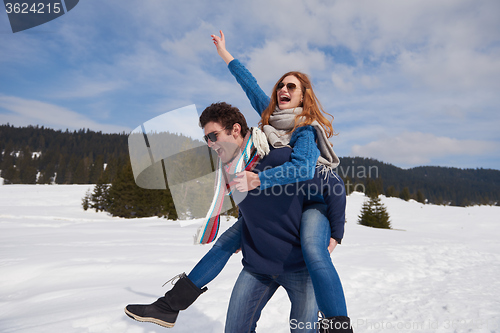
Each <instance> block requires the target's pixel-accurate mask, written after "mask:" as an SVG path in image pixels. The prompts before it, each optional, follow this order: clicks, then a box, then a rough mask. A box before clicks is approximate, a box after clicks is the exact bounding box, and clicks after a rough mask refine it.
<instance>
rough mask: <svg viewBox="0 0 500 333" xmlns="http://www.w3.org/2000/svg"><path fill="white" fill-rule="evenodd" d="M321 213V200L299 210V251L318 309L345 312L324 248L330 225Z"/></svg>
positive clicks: (334, 313)
mask: <svg viewBox="0 0 500 333" xmlns="http://www.w3.org/2000/svg"><path fill="white" fill-rule="evenodd" d="M325 214H326V205H325V204H315V205H309V206H308V207H307V208H306V210H304V212H303V213H302V220H301V226H300V242H301V246H302V253H303V255H304V260H305V262H306V265H307V269H308V270H309V274H310V275H311V279H312V283H313V286H314V293H315V295H316V301H317V302H318V307H319V309H320V311H322V312H323V314H324V315H325V317H334V316H347V307H346V303H345V297H344V291H343V289H342V283H341V282H340V278H339V276H338V274H337V271H336V270H335V267H334V266H333V263H332V259H331V257H330V253H329V252H328V244H329V243H330V235H331V229H330V223H329V221H328V219H327V218H326V216H325Z"/></svg>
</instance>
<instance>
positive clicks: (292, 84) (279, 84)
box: [276, 82, 297, 91]
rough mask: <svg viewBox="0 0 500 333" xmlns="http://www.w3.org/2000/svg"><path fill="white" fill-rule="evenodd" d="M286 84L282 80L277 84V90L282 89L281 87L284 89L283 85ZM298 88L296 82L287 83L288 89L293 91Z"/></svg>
mask: <svg viewBox="0 0 500 333" xmlns="http://www.w3.org/2000/svg"><path fill="white" fill-rule="evenodd" d="M284 86H285V84H284V83H283V82H280V83H278V85H277V86H276V91H280V90H281V89H283V87H284ZM296 88H297V85H296V84H295V83H292V82H288V83H287V84H286V89H287V90H288V91H293V90H295V89H296Z"/></svg>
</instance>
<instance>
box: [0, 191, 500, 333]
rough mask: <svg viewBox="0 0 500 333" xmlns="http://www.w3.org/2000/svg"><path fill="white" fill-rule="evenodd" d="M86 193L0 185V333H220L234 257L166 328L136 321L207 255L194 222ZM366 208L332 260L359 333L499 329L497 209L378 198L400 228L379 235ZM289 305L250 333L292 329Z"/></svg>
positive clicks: (276, 304) (282, 303)
mask: <svg viewBox="0 0 500 333" xmlns="http://www.w3.org/2000/svg"><path fill="white" fill-rule="evenodd" d="M89 187H91V186H84V185H57V186H51V185H46V186H43V185H8V186H0V331H1V332H5V333H7V332H30V333H31V332H50V333H54V332H65V333H68V332H116V333H122V332H130V333H139V332H144V333H146V332H147V333H150V332H166V331H171V332H207V333H210V332H218V333H219V332H222V331H223V327H224V320H225V313H226V309H227V305H228V301H229V295H230V293H231V289H232V286H233V284H234V281H235V280H236V277H237V275H238V273H239V271H240V270H241V262H240V261H241V254H236V255H234V256H233V257H232V258H231V260H230V261H229V263H228V265H227V266H226V268H225V270H224V271H223V272H222V273H221V274H220V275H219V276H218V277H217V279H216V280H215V281H213V282H212V283H211V284H210V285H209V286H208V288H209V290H208V291H207V292H206V293H205V294H203V295H202V296H201V297H200V298H199V299H198V301H197V302H196V303H195V304H194V305H193V306H192V307H190V308H189V309H188V310H186V311H184V312H182V313H181V314H180V316H179V319H178V321H177V324H176V326H175V327H174V328H172V329H165V328H162V327H160V326H157V325H154V324H150V323H139V322H135V321H133V320H132V319H130V318H128V317H127V316H126V315H125V314H124V312H123V308H124V307H125V305H127V304H129V303H150V302H153V301H154V300H155V299H156V298H157V297H159V296H161V295H162V294H163V293H165V292H166V291H167V290H168V288H170V287H168V286H165V287H164V288H162V287H161V286H162V284H163V283H164V282H165V281H167V280H169V279H170V278H171V277H173V276H174V275H176V274H179V273H181V272H183V271H186V272H189V270H190V269H191V267H193V265H194V264H195V263H196V262H197V261H198V260H199V259H200V258H201V257H202V256H203V255H204V254H205V253H206V252H207V251H208V249H209V246H194V245H192V236H193V235H194V232H195V230H196V225H195V224H192V225H187V226H183V227H181V226H180V223H179V222H174V221H168V220H165V219H158V218H146V219H135V220H125V219H120V218H113V217H110V216H108V215H107V214H105V213H95V212H94V211H87V212H85V211H83V210H82V208H81V199H82V198H83V196H84V194H85V192H86V191H87V189H88V188H89ZM364 199H365V198H364V196H363V195H362V194H359V193H354V194H352V195H350V196H349V197H348V206H347V225H346V234H345V238H344V240H343V243H342V245H340V246H338V247H337V248H336V249H335V251H334V252H333V254H332V259H333V261H334V264H335V266H336V268H337V270H338V272H339V274H340V276H341V279H342V281H343V285H344V289H345V293H346V299H347V303H348V304H347V305H348V310H349V314H350V316H351V318H352V320H353V324H354V330H355V332H500V300H499V297H500V279H499V278H498V275H499V274H500V243H499V241H498V238H499V236H500V218H499V216H500V208H499V207H489V206H482V207H467V208H462V207H444V206H433V205H422V204H419V203H417V202H414V201H410V202H405V201H402V200H400V199H396V198H385V197H382V202H383V203H384V204H385V205H386V207H387V209H388V212H389V214H390V216H391V224H392V226H393V228H394V229H397V230H380V229H372V228H367V227H363V226H360V225H357V215H358V214H359V211H360V208H361V205H362V203H363V200H364ZM232 222H234V220H231V221H228V222H225V223H224V224H223V226H222V229H226V228H227V227H228V226H230V224H231V223H232ZM183 225H185V224H183ZM289 308H290V305H289V301H288V299H287V296H286V294H285V292H284V291H283V290H279V291H278V293H277V294H276V295H275V296H274V297H273V299H272V300H271V302H270V303H269V304H268V306H267V307H266V308H265V310H264V312H263V316H262V318H261V320H260V321H259V325H258V331H260V332H289V330H288V327H287V317H288V311H289Z"/></svg>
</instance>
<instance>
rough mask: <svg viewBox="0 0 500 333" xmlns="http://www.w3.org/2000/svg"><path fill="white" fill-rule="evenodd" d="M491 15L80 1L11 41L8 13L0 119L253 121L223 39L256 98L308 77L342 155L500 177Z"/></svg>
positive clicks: (498, 43) (311, 1)
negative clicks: (216, 112)
mask: <svg viewBox="0 0 500 333" xmlns="http://www.w3.org/2000/svg"><path fill="white" fill-rule="evenodd" d="M499 14H500V2H498V1H496V0H491V1H482V0H468V1H465V0H442V1H421V0H418V1H412V0H408V1H373V0H370V1H347V0H346V1H326V0H308V1H296V0H288V1H272V0H271V1H270V0H265V1H261V0H257V1H244V2H243V1H219V0H214V1H169V0H143V1H129V0H119V1H118V0H103V1H97V0H82V1H80V3H79V4H78V5H77V6H76V7H75V8H74V9H73V10H72V11H70V12H69V13H67V14H66V15H63V16H62V17H60V18H58V19H56V20H54V21H51V22H48V23H46V24H44V25H41V26H38V27H35V28H32V29H30V30H26V31H23V32H19V33H16V34H13V33H12V31H11V28H10V25H9V22H8V18H7V14H6V13H5V12H3V13H0V123H1V124H5V123H10V124H13V125H16V126H26V125H40V126H41V125H43V126H45V127H50V128H55V129H63V130H65V129H67V128H68V129H70V130H73V129H80V128H89V129H91V130H95V131H103V132H123V131H125V132H130V131H131V130H132V129H134V128H136V127H137V126H139V125H140V124H141V123H144V122H145V121H147V120H149V119H151V118H154V117H156V116H158V115H160V114H162V113H165V112H168V111H171V110H175V109H177V108H181V107H184V106H187V105H191V104H195V105H196V107H197V109H198V111H201V110H203V109H204V108H205V107H206V106H208V105H209V104H210V103H212V102H217V101H226V102H229V103H231V104H233V105H235V106H237V107H239V108H240V109H241V110H242V111H243V112H244V113H245V115H246V116H247V119H248V121H249V123H250V124H251V125H255V124H256V123H257V122H258V117H257V114H256V113H255V112H254V111H253V110H252V108H251V106H250V104H249V102H248V101H247V99H246V96H245V95H244V93H243V92H242V90H241V89H240V87H239V86H238V85H237V83H236V81H235V80H234V78H233V77H232V75H231V74H230V73H229V71H228V70H227V67H226V66H225V64H224V62H223V61H222V60H221V59H220V58H219V56H218V55H217V52H216V50H215V47H214V45H213V44H212V41H211V38H210V35H211V34H214V33H217V32H218V31H219V29H222V30H223V31H224V33H225V35H226V39H227V48H228V50H229V51H230V52H231V53H232V54H233V55H234V56H235V57H236V58H238V59H240V61H242V62H243V63H244V64H245V65H246V66H247V67H248V68H249V69H250V71H251V72H252V73H253V74H254V76H255V77H256V78H257V80H258V82H259V84H260V85H261V87H262V88H263V89H264V91H266V92H269V93H270V90H271V88H272V86H273V84H274V83H275V81H276V80H277V79H278V78H279V77H280V76H281V75H282V74H283V73H285V72H287V71H290V70H300V71H304V72H306V73H307V74H309V75H310V77H311V78H312V80H313V84H314V88H315V92H316V94H317V96H318V97H319V99H320V101H321V102H322V104H323V106H324V108H325V109H326V110H327V111H328V112H329V113H331V114H332V115H333V116H334V117H335V120H334V123H333V125H334V129H335V130H336V131H337V133H338V135H337V136H336V137H334V138H333V139H331V142H332V143H333V144H334V149H335V151H336V152H337V154H338V155H339V156H363V157H373V158H376V159H378V160H381V161H384V162H387V163H392V164H394V165H397V166H400V167H405V168H407V167H413V166H420V165H439V166H449V167H460V168H477V167H483V168H493V169H500V131H499V129H498V128H499V125H500V112H499V111H500V110H499V109H500V93H499V92H500V20H499V19H498V17H499ZM194 125H197V124H194ZM186 126H193V124H186ZM201 136H202V134H201V130H200V137H201Z"/></svg>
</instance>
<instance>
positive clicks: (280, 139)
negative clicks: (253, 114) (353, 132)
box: [263, 107, 340, 172]
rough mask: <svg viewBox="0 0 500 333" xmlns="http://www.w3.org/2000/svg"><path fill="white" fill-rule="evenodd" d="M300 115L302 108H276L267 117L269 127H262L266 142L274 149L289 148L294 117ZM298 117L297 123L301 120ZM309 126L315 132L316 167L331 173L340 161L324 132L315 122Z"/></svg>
mask: <svg viewBox="0 0 500 333" xmlns="http://www.w3.org/2000/svg"><path fill="white" fill-rule="evenodd" d="M301 113H302V107H296V108H293V109H284V110H280V109H279V108H278V107H276V109H275V110H274V112H273V113H272V114H271V116H270V117H269V125H264V128H263V131H264V133H265V134H266V136H267V140H268V141H269V143H270V144H271V145H272V146H273V147H274V148H280V147H285V146H288V147H289V145H288V144H289V143H290V138H291V137H292V132H290V131H291V130H292V129H293V127H294V125H295V117H296V116H297V115H300V114H301ZM301 118H302V117H299V122H300V121H301V120H302V119H301ZM311 126H313V128H314V129H315V130H316V134H317V139H318V140H317V145H318V148H319V151H320V157H319V158H318V163H317V164H318V165H319V166H324V167H325V168H323V171H324V172H326V171H333V169H335V168H336V167H337V166H338V165H339V164H340V160H339V158H338V157H337V155H336V154H335V152H334V151H333V148H332V145H331V144H330V141H328V138H327V137H326V133H325V130H324V129H323V127H322V126H321V124H320V123H319V122H317V121H316V120H315V121H313V122H312V124H311Z"/></svg>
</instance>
